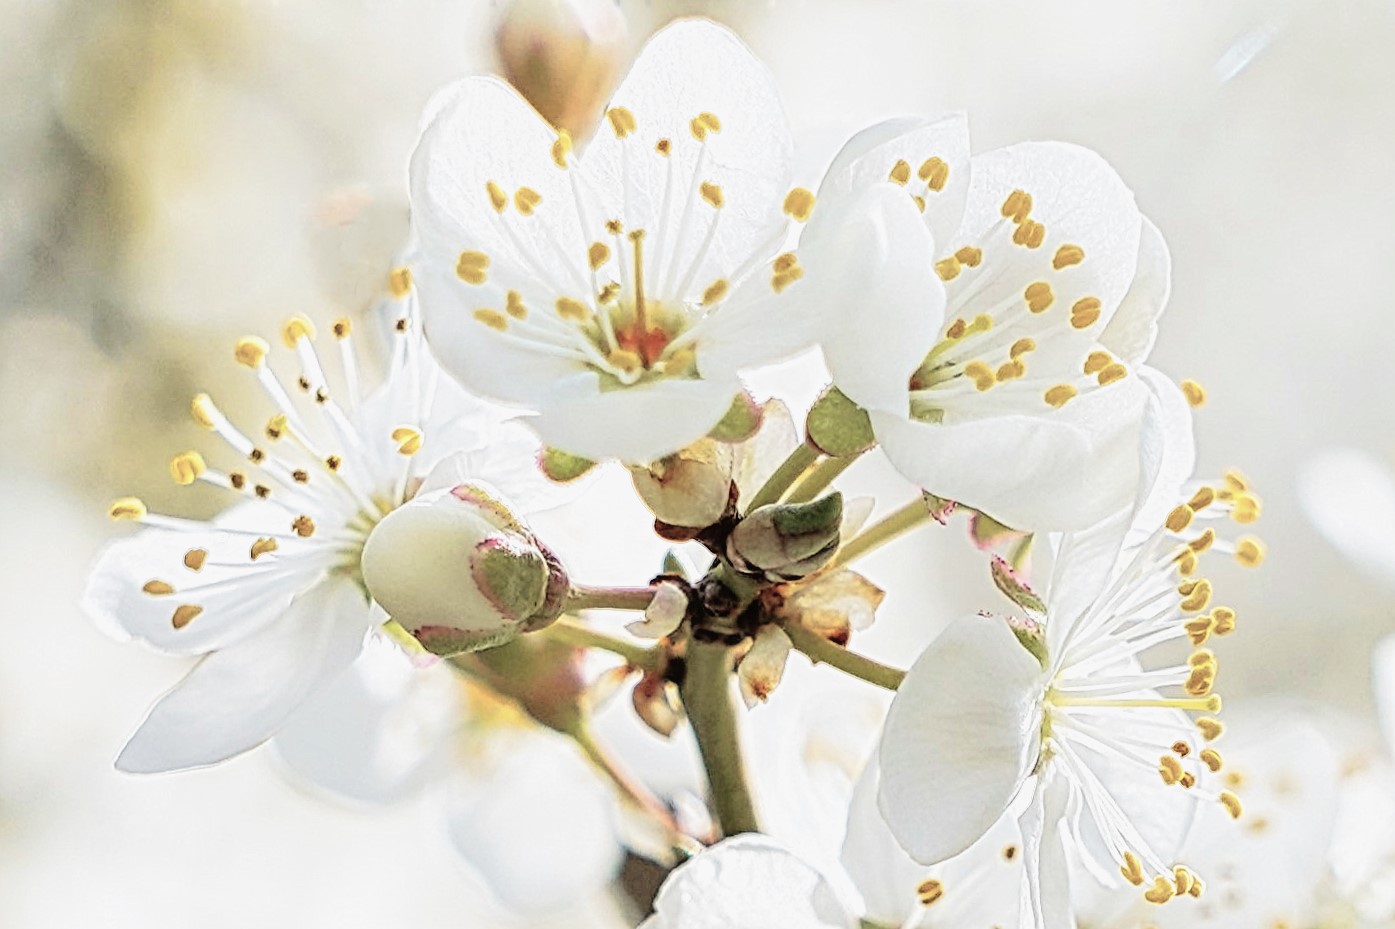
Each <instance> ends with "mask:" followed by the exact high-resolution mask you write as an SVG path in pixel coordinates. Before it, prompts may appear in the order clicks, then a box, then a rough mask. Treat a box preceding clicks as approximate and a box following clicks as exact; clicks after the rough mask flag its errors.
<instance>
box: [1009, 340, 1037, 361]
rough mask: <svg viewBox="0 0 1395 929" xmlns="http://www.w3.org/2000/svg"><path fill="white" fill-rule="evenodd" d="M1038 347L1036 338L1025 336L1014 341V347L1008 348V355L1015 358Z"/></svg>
mask: <svg viewBox="0 0 1395 929" xmlns="http://www.w3.org/2000/svg"><path fill="white" fill-rule="evenodd" d="M1036 347H1037V343H1036V340H1035V339H1033V338H1030V337H1026V336H1024V337H1023V338H1020V339H1018V340H1017V341H1016V342H1013V343H1012V348H1009V349H1008V357H1009V358H1014V359H1015V358H1021V357H1022V356H1023V355H1025V354H1027V353H1028V352H1030V351H1034V350H1035V349H1036Z"/></svg>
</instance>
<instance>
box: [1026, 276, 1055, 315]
mask: <svg viewBox="0 0 1395 929" xmlns="http://www.w3.org/2000/svg"><path fill="white" fill-rule="evenodd" d="M1022 296H1023V298H1024V299H1025V300H1026V301H1027V309H1029V310H1031V311H1032V312H1033V313H1045V312H1046V311H1047V310H1048V309H1050V308H1051V304H1053V303H1055V302H1056V295H1055V294H1054V293H1053V292H1052V291H1051V285H1050V284H1048V283H1046V281H1035V282H1033V283H1031V284H1028V285H1027V289H1026V290H1024V291H1023V292H1022Z"/></svg>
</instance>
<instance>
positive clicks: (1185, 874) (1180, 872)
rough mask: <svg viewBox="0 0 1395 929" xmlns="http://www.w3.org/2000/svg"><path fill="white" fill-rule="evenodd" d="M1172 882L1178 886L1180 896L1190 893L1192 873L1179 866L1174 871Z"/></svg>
mask: <svg viewBox="0 0 1395 929" xmlns="http://www.w3.org/2000/svg"><path fill="white" fill-rule="evenodd" d="M1172 882H1173V883H1174V884H1175V885H1176V886H1177V893H1178V895H1179V896H1180V895H1182V894H1186V893H1189V892H1190V891H1191V889H1192V872H1190V871H1188V870H1187V869H1186V868H1184V867H1182V865H1177V866H1176V867H1175V868H1173V869H1172Z"/></svg>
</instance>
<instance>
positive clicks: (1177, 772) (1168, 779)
mask: <svg viewBox="0 0 1395 929" xmlns="http://www.w3.org/2000/svg"><path fill="white" fill-rule="evenodd" d="M1185 773H1187V772H1186V770H1185V769H1184V768H1183V767H1182V762H1180V761H1178V760H1177V758H1176V756H1174V755H1163V756H1162V757H1160V758H1159V759H1158V774H1159V775H1160V776H1161V777H1162V782H1163V783H1164V784H1166V785H1167V786H1169V787H1171V786H1172V785H1173V784H1175V783H1177V782H1178V781H1180V780H1181V779H1182V775H1183V774H1185Z"/></svg>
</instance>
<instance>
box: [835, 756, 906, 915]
mask: <svg viewBox="0 0 1395 929" xmlns="http://www.w3.org/2000/svg"><path fill="white" fill-rule="evenodd" d="M880 782H881V769H880V767H879V765H878V761H877V756H876V754H875V753H874V754H873V755H872V757H871V758H870V759H868V761H867V764H866V766H865V767H864V768H863V770H862V775H861V776H860V777H859V778H858V779H857V785H856V786H855V787H854V788H853V796H852V803H851V805H850V807H849V809H848V828H847V835H846V837H845V838H844V839H843V851H842V856H841V860H842V863H843V867H844V868H845V869H846V870H847V872H848V875H849V876H850V877H851V878H852V881H853V884H854V885H855V886H856V887H857V890H858V892H859V893H860V894H861V895H862V916H863V918H865V919H867V920H868V921H870V922H873V923H876V924H877V925H885V926H900V925H902V924H903V923H905V921H906V920H907V918H909V917H910V915H911V914H912V913H913V912H915V910H916V905H917V898H916V887H917V886H918V885H919V884H920V882H921V880H923V879H924V877H925V866H924V865H921V864H917V863H916V862H915V861H914V860H913V859H912V858H911V856H910V855H907V854H906V851H905V849H903V848H902V847H901V846H900V844H898V843H897V841H896V837H895V836H894V835H892V833H891V829H890V827H888V826H887V824H886V820H885V819H883V818H882V814H881V811H880V810H878V809H877V791H878V789H879V787H880Z"/></svg>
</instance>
